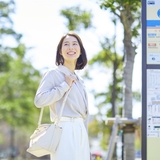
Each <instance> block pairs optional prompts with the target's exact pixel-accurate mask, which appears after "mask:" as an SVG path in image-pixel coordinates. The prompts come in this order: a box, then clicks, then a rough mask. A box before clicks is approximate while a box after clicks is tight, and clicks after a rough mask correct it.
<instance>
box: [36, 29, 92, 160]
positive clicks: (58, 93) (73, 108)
mask: <svg viewBox="0 0 160 160" xmlns="http://www.w3.org/2000/svg"><path fill="white" fill-rule="evenodd" d="M86 64H87V57H86V52H85V49H84V47H83V44H82V41H81V39H80V37H79V36H78V35H77V34H75V33H74V32H72V31H70V32H68V33H67V34H66V35H64V36H63V37H62V38H61V40H60V42H59V44H58V47H57V53H56V65H57V68H55V69H51V70H49V71H47V72H46V73H45V75H44V76H43V78H42V80H41V83H40V86H39V88H38V90H37V93H36V96H35V101H34V102H35V105H36V106H37V107H38V108H41V107H44V106H49V107H50V116H51V120H52V121H54V119H55V117H56V115H57V114H58V113H59V111H60V108H61V106H62V102H63V97H64V95H65V93H66V92H67V91H68V90H69V89H70V88H71V90H70V92H69V95H68V98H67V100H66V102H65V106H64V109H63V113H62V117H61V120H60V125H61V126H62V127H63V132H62V136H61V140H60V143H59V145H58V148H57V151H56V153H53V154H51V160H90V150H89V142H88V135H87V119H88V104H87V95H86V91H85V87H84V84H83V81H82V79H81V78H80V77H79V76H78V75H77V74H76V73H75V70H81V69H83V68H84V67H85V65H86Z"/></svg>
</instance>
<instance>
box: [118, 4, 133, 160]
mask: <svg viewBox="0 0 160 160" xmlns="http://www.w3.org/2000/svg"><path fill="white" fill-rule="evenodd" d="M121 22H122V24H123V27H124V68H123V71H124V72H123V80H124V88H123V93H124V99H123V101H124V108H123V117H127V118H132V107H133V106H132V73H133V64H134V58H135V48H134V46H133V45H132V31H131V25H132V23H133V18H132V15H131V11H130V9H129V7H128V8H126V10H124V11H123V12H122V13H121ZM123 133H124V160H135V147H134V146H135V145H134V142H135V138H134V137H135V133H134V127H133V126H131V125H129V126H126V127H125V128H124V132H123Z"/></svg>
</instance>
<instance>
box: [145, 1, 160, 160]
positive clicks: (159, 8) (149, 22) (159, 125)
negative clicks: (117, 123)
mask: <svg viewBox="0 0 160 160" xmlns="http://www.w3.org/2000/svg"><path fill="white" fill-rule="evenodd" d="M142 160H160V0H142Z"/></svg>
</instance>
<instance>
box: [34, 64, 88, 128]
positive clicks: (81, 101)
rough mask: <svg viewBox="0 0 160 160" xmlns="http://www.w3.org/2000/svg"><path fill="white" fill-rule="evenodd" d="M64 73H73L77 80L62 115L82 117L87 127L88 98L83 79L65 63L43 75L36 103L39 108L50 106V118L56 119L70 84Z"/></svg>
mask: <svg viewBox="0 0 160 160" xmlns="http://www.w3.org/2000/svg"><path fill="white" fill-rule="evenodd" d="M64 74H66V75H71V74H72V76H75V78H76V81H75V82H74V83H73V84H72V87H71V90H70V92H69V95H68V97H67V100H66V102H65V106H64V109H63V113H62V116H65V117H82V118H83V119H84V120H85V125H86V127H87V119H88V98H87V94H86V90H85V86H84V83H83V80H82V79H81V78H80V77H79V76H77V75H76V74H73V73H71V72H70V70H69V69H68V68H67V67H65V66H63V65H59V66H58V67H57V68H54V69H50V70H48V71H47V72H46V73H45V74H44V75H43V77H42V80H41V82H40V85H39V87H38V90H37V92H36V95H35V99H34V103H35V105H36V107H38V108H41V107H45V106H49V107H50V118H51V121H54V118H55V117H56V115H57V114H59V112H60V108H61V106H62V102H63V97H64V95H65V93H66V91H68V90H69V85H68V84H67V83H66V82H65V77H64Z"/></svg>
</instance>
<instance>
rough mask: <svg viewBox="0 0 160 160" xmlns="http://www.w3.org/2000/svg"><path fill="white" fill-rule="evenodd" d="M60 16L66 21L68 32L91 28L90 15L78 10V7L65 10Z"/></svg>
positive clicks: (87, 12) (89, 12)
mask: <svg viewBox="0 0 160 160" xmlns="http://www.w3.org/2000/svg"><path fill="white" fill-rule="evenodd" d="M60 14H61V15H62V16H64V17H65V18H66V19H67V21H68V22H67V23H66V26H67V28H68V29H69V30H77V31H79V30H80V29H82V28H85V29H88V28H90V27H92V21H91V19H92V13H91V11H86V10H82V9H80V7H79V6H75V7H69V8H65V9H63V10H61V11H60Z"/></svg>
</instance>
